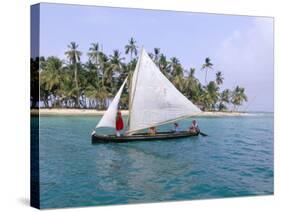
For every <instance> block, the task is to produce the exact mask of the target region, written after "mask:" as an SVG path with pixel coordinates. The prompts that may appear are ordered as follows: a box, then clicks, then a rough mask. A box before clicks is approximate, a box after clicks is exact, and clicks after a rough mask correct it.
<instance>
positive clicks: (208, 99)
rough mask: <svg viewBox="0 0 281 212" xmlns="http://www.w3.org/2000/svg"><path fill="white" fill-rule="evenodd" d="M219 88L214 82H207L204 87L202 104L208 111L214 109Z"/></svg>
mask: <svg viewBox="0 0 281 212" xmlns="http://www.w3.org/2000/svg"><path fill="white" fill-rule="evenodd" d="M218 91H219V87H218V86H217V84H216V83H215V82H214V81H211V82H209V84H208V85H207V86H206V87H205V92H204V103H205V106H206V107H207V108H208V109H215V106H216V103H217V101H218V98H219V92H218Z"/></svg>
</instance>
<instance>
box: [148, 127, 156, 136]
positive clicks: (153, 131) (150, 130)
mask: <svg viewBox="0 0 281 212" xmlns="http://www.w3.org/2000/svg"><path fill="white" fill-rule="evenodd" d="M148 134H149V135H156V127H150V128H149V129H148Z"/></svg>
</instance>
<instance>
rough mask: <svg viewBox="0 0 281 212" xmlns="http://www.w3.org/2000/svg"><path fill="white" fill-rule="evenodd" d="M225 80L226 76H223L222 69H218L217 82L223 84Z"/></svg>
mask: <svg viewBox="0 0 281 212" xmlns="http://www.w3.org/2000/svg"><path fill="white" fill-rule="evenodd" d="M223 80H224V78H223V76H222V73H221V71H218V72H217V73H216V83H217V84H218V85H221V84H222V83H223Z"/></svg>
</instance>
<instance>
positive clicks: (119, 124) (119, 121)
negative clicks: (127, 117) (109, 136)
mask: <svg viewBox="0 0 281 212" xmlns="http://www.w3.org/2000/svg"><path fill="white" fill-rule="evenodd" d="M115 128H116V136H117V137H120V135H121V133H120V131H121V130H123V128H124V123H123V119H122V114H121V112H120V111H118V112H117V116H116V126H115Z"/></svg>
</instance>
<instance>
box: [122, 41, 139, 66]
mask: <svg viewBox="0 0 281 212" xmlns="http://www.w3.org/2000/svg"><path fill="white" fill-rule="evenodd" d="M136 43H137V42H136V41H135V39H134V38H133V37H131V39H130V40H129V43H128V44H127V45H126V46H125V54H129V53H130V61H132V59H133V54H134V55H135V56H137V54H138V50H137V48H138V47H137V45H136Z"/></svg>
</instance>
